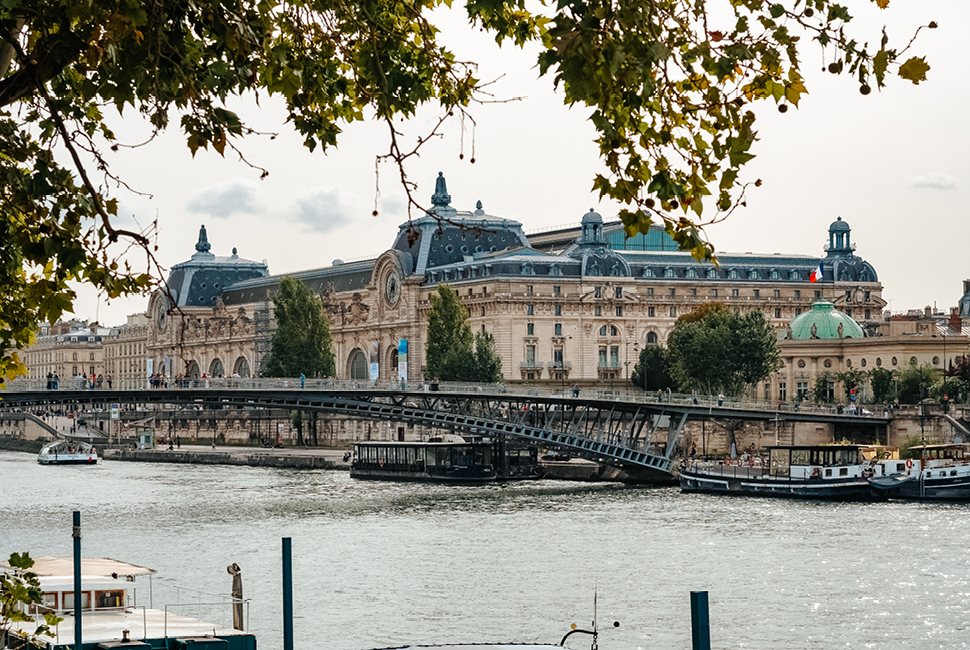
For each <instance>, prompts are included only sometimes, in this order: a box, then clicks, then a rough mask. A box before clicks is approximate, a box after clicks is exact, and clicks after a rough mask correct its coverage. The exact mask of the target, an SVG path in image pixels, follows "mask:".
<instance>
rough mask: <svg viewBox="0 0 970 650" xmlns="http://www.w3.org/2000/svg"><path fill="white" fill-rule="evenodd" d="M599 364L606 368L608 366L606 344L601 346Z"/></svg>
mask: <svg viewBox="0 0 970 650" xmlns="http://www.w3.org/2000/svg"><path fill="white" fill-rule="evenodd" d="M598 365H599V367H600V368H605V367H606V346H605V345H601V346H600V353H599V363H598Z"/></svg>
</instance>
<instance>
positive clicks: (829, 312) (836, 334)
mask: <svg viewBox="0 0 970 650" xmlns="http://www.w3.org/2000/svg"><path fill="white" fill-rule="evenodd" d="M840 326H841V331H840V329H839V328H840ZM813 328H814V330H813ZM863 336H865V334H864V333H863V332H862V328H861V327H859V323H857V322H855V321H854V320H852V317H851V316H846V315H845V314H844V313H842V312H840V311H839V310H838V309H836V308H835V305H833V304H832V303H830V302H828V301H826V300H820V301H819V302H816V303H815V304H814V305H812V308H811V310H809V311H807V312H805V313H804V314H799V315H798V316H796V317H795V318H793V319H792V321H791V322H790V323H789V324H788V329H787V330H786V335H785V338H788V339H794V340H796V341H803V340H806V339H850V338H851V339H861V338H862V337H863Z"/></svg>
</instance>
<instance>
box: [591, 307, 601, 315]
mask: <svg viewBox="0 0 970 650" xmlns="http://www.w3.org/2000/svg"><path fill="white" fill-rule="evenodd" d="M593 312H594V313H595V315H596V316H602V315H603V308H602V307H600V306H599V305H596V306H595V307H593Z"/></svg>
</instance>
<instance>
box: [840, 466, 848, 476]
mask: <svg viewBox="0 0 970 650" xmlns="http://www.w3.org/2000/svg"><path fill="white" fill-rule="evenodd" d="M848 475H849V468H848V467H840V468H839V476H848Z"/></svg>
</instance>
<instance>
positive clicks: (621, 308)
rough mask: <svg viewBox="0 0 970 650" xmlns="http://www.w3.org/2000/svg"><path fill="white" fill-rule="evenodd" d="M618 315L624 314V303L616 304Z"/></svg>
mask: <svg viewBox="0 0 970 650" xmlns="http://www.w3.org/2000/svg"><path fill="white" fill-rule="evenodd" d="M616 315H617V316H622V315H623V305H617V306H616Z"/></svg>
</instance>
